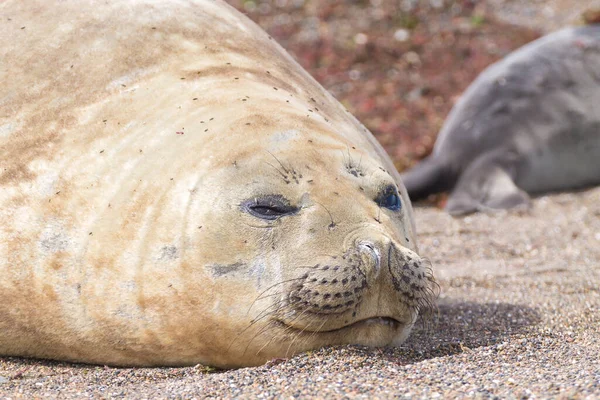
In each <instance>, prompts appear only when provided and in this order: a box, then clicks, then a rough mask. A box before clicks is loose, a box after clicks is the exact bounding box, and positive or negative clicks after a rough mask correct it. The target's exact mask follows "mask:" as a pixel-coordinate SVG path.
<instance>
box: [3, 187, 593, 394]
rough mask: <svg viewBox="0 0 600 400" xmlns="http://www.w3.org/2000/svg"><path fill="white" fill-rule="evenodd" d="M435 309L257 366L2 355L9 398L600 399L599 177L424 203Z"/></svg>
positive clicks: (423, 238) (423, 231)
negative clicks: (584, 187) (519, 204)
mask: <svg viewBox="0 0 600 400" xmlns="http://www.w3.org/2000/svg"><path fill="white" fill-rule="evenodd" d="M416 218H417V224H418V227H419V232H420V233H419V235H420V247H421V253H422V254H423V255H425V256H427V257H428V258H429V259H430V261H431V262H432V264H433V266H434V269H435V271H436V276H437V279H438V282H439V284H440V286H441V295H440V298H439V302H438V304H439V310H438V312H437V314H436V315H434V316H433V317H430V318H429V319H428V320H427V321H423V322H421V323H419V326H418V327H417V328H416V329H415V331H414V333H413V334H412V335H411V337H410V338H409V340H408V341H407V342H406V343H405V344H404V345H403V346H402V347H401V348H396V349H384V350H382V349H368V348H363V347H355V346H349V347H339V348H326V349H322V350H318V351H314V352H310V353H306V354H300V355H297V356H295V357H291V358H290V359H288V360H274V361H273V362H271V363H269V364H267V365H265V366H261V367H256V368H243V369H238V370H230V371H210V370H209V369H207V368H204V367H201V366H198V367H189V368H146V369H144V368H123V369H121V368H108V367H98V366H86V365H72V364H65V363H55V362H41V361H36V360H25V359H17V358H5V359H0V397H2V398H28V399H29V398H46V397H50V398H87V397H100V398H102V397H106V398H131V399H138V398H139V399H142V398H147V399H153V398H206V397H214V398H234V397H244V398H293V397H314V398H344V397H352V398H391V397H394V398H437V397H442V398H456V397H474V398H494V397H498V398H575V399H578V398H581V399H585V398H589V399H595V398H600V361H599V355H600V188H596V189H591V190H588V191H584V192H579V193H568V194H558V195H551V196H546V197H541V198H538V199H536V200H535V201H534V203H533V208H532V209H531V210H529V211H520V212H515V211H512V212H500V213H496V214H491V215H486V214H476V215H472V216H468V217H466V218H462V219H454V218H452V217H450V216H448V215H447V214H445V213H444V212H443V211H441V210H439V209H435V208H423V207H417V209H416Z"/></svg>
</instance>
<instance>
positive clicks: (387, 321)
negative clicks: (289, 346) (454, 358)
mask: <svg viewBox="0 0 600 400" xmlns="http://www.w3.org/2000/svg"><path fill="white" fill-rule="evenodd" d="M278 322H279V323H281V324H282V325H284V326H285V327H286V329H290V330H294V331H297V332H301V333H309V334H315V333H339V332H344V331H347V330H351V329H361V328H362V329H364V328H367V329H369V328H378V327H383V328H387V329H389V330H392V331H397V330H399V329H400V328H403V327H404V325H405V324H404V323H403V322H400V321H398V320H397V319H395V318H392V317H370V318H365V319H361V320H359V321H355V322H353V323H351V324H348V325H344V326H341V327H339V328H335V329H311V328H310V326H308V327H306V328H298V327H295V326H291V325H288V324H286V323H285V322H283V321H278Z"/></svg>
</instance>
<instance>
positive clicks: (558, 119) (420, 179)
mask: <svg viewBox="0 0 600 400" xmlns="http://www.w3.org/2000/svg"><path fill="white" fill-rule="evenodd" d="M402 179H403V182H404V184H405V185H406V188H407V190H408V193H409V195H410V197H411V199H412V200H413V201H414V200H418V199H421V198H424V197H426V196H428V195H429V194H432V193H436V192H441V191H446V190H452V193H451V194H450V197H449V199H448V203H447V205H446V209H447V210H448V212H450V213H451V214H465V213H470V212H474V211H477V210H490V209H491V210H493V209H506V208H511V207H516V206H520V205H521V206H523V205H528V204H529V195H528V193H543V192H549V191H558V190H568V189H576V188H581V187H585V186H590V185H595V184H598V183H600V25H591V26H583V27H578V28H568V29H563V30H561V31H558V32H555V33H552V34H550V35H547V36H544V37H542V38H540V39H538V40H536V41H533V42H531V43H529V44H527V45H525V46H523V47H522V48H520V49H518V50H517V51H515V52H513V53H511V54H510V55H509V56H507V57H506V58H504V59H503V60H501V61H499V62H498V63H496V64H493V65H492V66H490V67H488V68H487V69H486V70H485V71H484V72H482V73H481V74H480V75H479V77H478V78H477V79H476V80H475V81H474V82H473V83H472V84H471V86H469V88H468V89H467V90H466V92H465V93H464V95H463V96H462V97H461V98H460V100H459V101H458V102H457V104H456V106H455V107H454V108H453V109H452V111H451V112H450V114H449V115H448V118H447V119H446V121H445V123H444V126H443V127H442V129H441V131H440V134H439V136H438V139H437V141H436V143H435V146H434V149H433V153H432V154H431V155H430V156H429V157H428V158H426V159H425V160H423V161H422V162H421V163H419V164H417V165H416V166H415V167H414V168H413V169H412V170H409V171H408V172H406V173H404V174H402Z"/></svg>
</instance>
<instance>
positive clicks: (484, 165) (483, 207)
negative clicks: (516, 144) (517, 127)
mask: <svg viewBox="0 0 600 400" xmlns="http://www.w3.org/2000/svg"><path fill="white" fill-rule="evenodd" d="M502 161H510V162H509V163H506V164H508V165H503V164H505V163H503V162H502ZM515 167H516V165H515V163H514V160H508V159H506V158H503V159H498V158H497V157H493V156H490V155H489V154H484V155H482V156H481V157H479V159H478V160H476V161H475V162H473V163H472V164H471V165H470V166H469V167H468V168H467V169H466V171H465V173H464V174H463V175H462V176H461V178H460V179H459V181H458V184H457V185H456V188H455V189H454V190H453V191H452V193H451V194H450V197H449V198H448V203H447V204H446V211H447V212H448V213H450V214H451V215H464V214H469V213H473V212H475V211H490V210H503V209H509V208H515V207H528V206H529V205H530V198H529V195H528V194H527V193H525V192H524V191H523V190H521V189H520V188H519V187H518V186H517V185H516V184H515V182H514V180H513V175H514V174H513V173H511V170H513V169H514V168H515Z"/></svg>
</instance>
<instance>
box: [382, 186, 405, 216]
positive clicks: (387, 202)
mask: <svg viewBox="0 0 600 400" xmlns="http://www.w3.org/2000/svg"><path fill="white" fill-rule="evenodd" d="M375 201H376V202H377V204H378V205H379V206H380V207H385V208H387V209H389V210H392V211H398V210H399V209H401V208H402V200H400V195H399V194H398V191H397V190H396V188H395V187H394V186H387V187H386V188H385V189H384V190H382V191H381V193H380V194H379V196H377V199H375Z"/></svg>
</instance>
